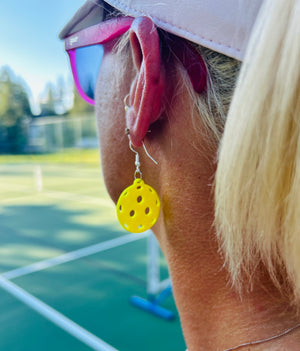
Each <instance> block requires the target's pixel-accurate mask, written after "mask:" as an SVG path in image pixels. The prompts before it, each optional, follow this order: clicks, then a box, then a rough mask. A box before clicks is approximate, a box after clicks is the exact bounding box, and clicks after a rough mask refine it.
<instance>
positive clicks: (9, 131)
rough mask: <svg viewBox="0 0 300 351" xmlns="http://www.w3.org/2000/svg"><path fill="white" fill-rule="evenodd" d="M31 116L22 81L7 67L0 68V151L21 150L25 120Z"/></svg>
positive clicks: (24, 138)
mask: <svg viewBox="0 0 300 351" xmlns="http://www.w3.org/2000/svg"><path fill="white" fill-rule="evenodd" d="M31 116H32V112H31V109H30V104H29V99H28V95H27V92H26V89H25V86H24V84H23V83H22V82H20V81H18V79H16V78H15V77H14V74H13V72H12V71H11V70H10V69H9V68H8V67H3V68H2V69H1V70H0V152H1V153H3V152H9V153H18V152H22V151H23V149H24V147H25V145H26V138H27V131H26V121H27V120H28V118H29V117H31Z"/></svg>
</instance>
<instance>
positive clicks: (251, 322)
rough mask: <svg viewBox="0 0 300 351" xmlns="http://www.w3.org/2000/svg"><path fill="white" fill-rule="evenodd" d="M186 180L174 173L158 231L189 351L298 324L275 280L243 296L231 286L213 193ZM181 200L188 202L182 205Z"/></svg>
mask: <svg viewBox="0 0 300 351" xmlns="http://www.w3.org/2000/svg"><path fill="white" fill-rule="evenodd" d="M168 173H169V174H170V167H168ZM188 178H189V177H185V179H182V177H181V178H179V177H176V176H174V175H173V176H172V179H173V180H172V179H168V180H167V181H165V183H164V184H165V186H164V189H165V191H164V194H162V201H163V208H164V214H163V216H162V219H161V221H160V223H159V227H160V230H159V231H158V232H159V233H160V234H159V235H158V239H159V241H160V244H161V246H162V249H163V251H164V254H165V256H166V258H167V260H168V264H169V269H170V274H171V278H172V282H173V292H174V297H175V300H176V304H177V308H178V310H179V314H180V317H181V323H182V329H183V333H184V336H185V340H186V343H187V347H188V350H189V351H202V350H203V351H216V350H218V351H222V350H226V349H229V348H232V347H234V346H237V345H240V344H243V343H246V342H250V341H256V340H260V339H266V338H269V337H271V336H274V335H278V334H280V333H281V332H283V331H284V330H286V329H288V328H291V327H293V326H294V325H296V324H297V323H298V322H299V320H297V318H296V317H295V315H294V313H293V311H292V310H291V308H290V307H289V304H288V301H286V300H285V299H283V298H282V297H281V296H279V295H278V294H277V292H276V289H275V287H273V285H272V284H271V282H268V281H267V280H266V281H265V282H264V283H265V284H264V288H260V287H259V286H254V287H253V290H252V291H251V292H250V293H244V294H243V295H242V298H241V297H240V295H239V294H238V293H236V292H235V290H234V289H233V288H232V287H231V284H230V282H229V279H228V273H227V271H226V269H225V268H224V261H223V259H222V257H221V255H220V253H219V248H218V244H217V242H216V236H215V233H214V231H213V229H212V227H213V225H212V224H213V205H212V201H210V202H209V201H208V199H209V198H211V195H210V194H211V189H210V188H208V187H207V188H206V189H205V190H202V191H201V190H199V187H198V188H197V189H196V188H193V184H194V183H195V182H193V181H192V180H191V179H188ZM191 178H194V177H191ZM177 182H178V184H176V183H177ZM166 184H168V187H169V188H168V189H166ZM207 184H208V181H207ZM174 189H178V193H177V191H174ZM183 189H184V193H182V192H183ZM201 192H202V193H201ZM187 194H197V197H193V196H187ZM182 196H184V198H185V201H183V203H184V204H183V206H179V205H178V202H179V201H178V199H180V197H181V198H182ZM202 199H203V201H202ZM299 335H300V334H299V329H298V330H295V331H293V332H292V333H290V334H289V335H287V336H284V337H282V338H281V339H277V340H274V341H271V342H268V343H267V344H262V345H257V346H251V348H248V350H252V349H253V350H264V351H266V350H277V348H276V349H275V348H272V347H274V345H275V346H276V347H279V346H280V345H281V346H284V347H283V348H278V350H283V349H286V350H290V351H291V350H298V349H299V341H300V337H299Z"/></svg>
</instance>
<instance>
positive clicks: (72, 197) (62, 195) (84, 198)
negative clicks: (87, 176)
mask: <svg viewBox="0 0 300 351" xmlns="http://www.w3.org/2000/svg"><path fill="white" fill-rule="evenodd" d="M8 186H9V185H8ZM18 191H20V192H23V193H26V194H28V195H24V196H18V197H15V198H8V199H0V204H6V203H11V202H13V201H14V200H16V201H18V199H22V198H24V199H26V198H30V197H37V196H45V197H48V198H54V199H62V200H64V201H74V202H75V201H76V202H82V203H95V204H97V205H99V206H103V207H109V208H113V207H114V204H113V202H112V201H111V200H110V199H103V198H101V197H96V196H89V195H82V194H76V193H68V192H63V191H51V190H46V189H44V190H43V191H41V192H40V193H38V192H37V190H35V189H34V188H32V189H31V190H29V189H28V190H25V189H24V190H20V189H18Z"/></svg>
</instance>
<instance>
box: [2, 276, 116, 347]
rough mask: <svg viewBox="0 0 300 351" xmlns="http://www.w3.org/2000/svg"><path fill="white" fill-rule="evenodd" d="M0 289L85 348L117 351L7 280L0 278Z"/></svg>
mask: <svg viewBox="0 0 300 351" xmlns="http://www.w3.org/2000/svg"><path fill="white" fill-rule="evenodd" d="M0 287H1V288H2V289H4V290H5V291H7V292H8V293H10V294H11V295H13V296H14V297H16V298H17V299H18V300H20V301H22V302H23V303H24V304H26V305H27V306H29V307H30V308H32V309H33V310H35V311H36V312H38V313H39V314H41V315H42V316H43V317H45V318H47V319H48V320H49V321H51V322H52V323H53V324H55V325H57V326H58V327H60V328H61V329H63V330H65V331H66V332H67V333H69V334H71V335H72V336H73V337H74V338H76V339H78V340H80V341H81V342H83V343H84V344H86V345H87V346H89V347H91V348H92V349H93V350H97V351H118V350H117V349H115V348H114V347H112V346H111V345H109V344H107V343H106V342H105V341H103V340H101V339H100V338H98V337H97V336H96V335H94V334H92V333H90V332H89V331H87V330H86V329H84V328H82V327H81V326H80V325H78V324H76V323H75V322H73V321H72V320H71V319H69V318H67V317H66V316H64V315H63V314H61V313H60V312H58V311H56V310H55V309H53V308H52V307H50V306H49V305H47V304H45V303H44V302H42V301H41V300H39V299H37V298H36V297H34V296H33V295H31V294H29V293H28V292H26V291H25V290H23V289H22V288H20V287H19V286H17V285H16V284H14V283H12V282H10V281H9V280H7V279H5V278H3V277H0Z"/></svg>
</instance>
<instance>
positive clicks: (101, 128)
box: [95, 54, 134, 202]
mask: <svg viewBox="0 0 300 351" xmlns="http://www.w3.org/2000/svg"><path fill="white" fill-rule="evenodd" d="M120 61H121V60H120V59H118V56H117V55H113V54H108V55H105V57H104V59H103V62H102V65H101V70H100V72H99V78H98V82H97V89H96V98H95V101H96V116H97V123H98V135H99V142H100V154H101V166H102V172H103V176H104V181H105V184H106V187H107V190H108V192H109V194H110V196H111V198H112V200H113V201H114V202H117V200H118V197H119V195H120V193H121V192H122V191H123V190H124V188H125V187H127V186H128V185H129V184H130V183H131V182H132V180H133V172H134V158H133V155H132V154H131V153H130V151H129V148H128V138H127V136H126V135H125V110H124V103H123V100H124V97H125V96H126V95H127V94H128V93H129V90H130V84H131V81H132V69H130V67H127V69H125V67H124V62H120ZM128 66H129V65H128ZM128 68H129V69H128Z"/></svg>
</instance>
